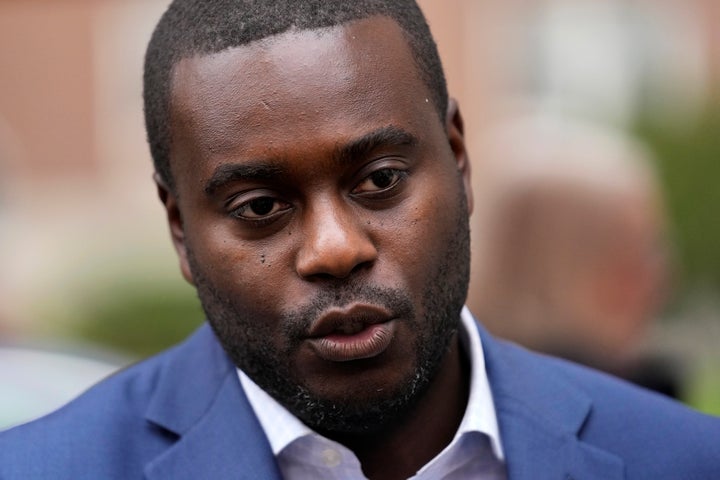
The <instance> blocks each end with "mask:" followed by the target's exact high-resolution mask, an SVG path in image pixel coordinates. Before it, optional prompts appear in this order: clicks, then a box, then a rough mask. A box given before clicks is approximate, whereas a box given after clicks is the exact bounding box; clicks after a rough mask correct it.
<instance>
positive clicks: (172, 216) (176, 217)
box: [153, 172, 195, 285]
mask: <svg viewBox="0 0 720 480" xmlns="http://www.w3.org/2000/svg"><path fill="white" fill-rule="evenodd" d="M153 180H155V185H157V191H158V197H160V201H161V202H162V204H163V206H164V207H165V213H166V215H167V221H168V225H169V226H170V238H171V239H172V242H173V246H174V247H175V251H176V252H177V254H178V259H179V260H180V271H181V272H182V276H183V277H184V278H185V280H187V281H188V283H190V284H191V285H195V282H194V281H193V276H192V271H191V270H190V264H189V262H188V251H187V245H186V243H185V230H184V229H183V221H182V216H181V215H180V208H179V206H178V201H177V195H176V194H175V193H173V192H172V190H171V189H170V188H168V186H167V184H166V183H165V181H164V180H163V179H162V177H161V176H160V174H159V173H157V172H155V173H154V174H153Z"/></svg>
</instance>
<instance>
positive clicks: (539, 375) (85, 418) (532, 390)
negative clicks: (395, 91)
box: [0, 325, 720, 480]
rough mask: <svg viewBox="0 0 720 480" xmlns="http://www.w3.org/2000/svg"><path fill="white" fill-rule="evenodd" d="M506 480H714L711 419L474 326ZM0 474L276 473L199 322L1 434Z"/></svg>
mask: <svg viewBox="0 0 720 480" xmlns="http://www.w3.org/2000/svg"><path fill="white" fill-rule="evenodd" d="M481 335H482V341H483V347H484V350H485V357H486V359H485V360H486V367H487V370H488V375H489V378H490V385H491V389H492V392H493V397H494V400H495V406H496V409H497V414H498V421H499V425H500V434H501V437H502V442H503V447H504V450H505V455H506V460H507V468H508V477H509V478H510V479H511V480H543V479H548V480H549V479H554V480H567V479H576V480H590V479H597V480H614V479H623V478H626V479H648V480H663V479H665V480H693V479H696V480H701V479H702V480H711V479H720V419H717V418H714V417H709V416H705V415H702V414H699V413H697V412H694V411H692V410H690V409H687V408H685V407H683V406H681V405H679V404H677V403H674V402H672V401H670V400H668V399H665V398H663V397H661V396H658V395H655V394H652V393H649V392H647V391H644V390H641V389H639V388H636V387H633V386H630V385H628V384H625V383H623V382H621V381H618V380H615V379H612V378H610V377H607V376H605V375H602V374H599V373H596V372H593V371H590V370H588V369H585V368H582V367H579V366H576V365H572V364H570V363H567V362H564V361H561V360H557V359H552V358H548V357H544V356H540V355H536V354H533V353H530V352H528V351H525V350H523V349H521V348H518V347H516V346H513V345H510V344H507V343H505V342H502V341H499V340H496V339H494V338H492V337H491V336H490V335H488V334H487V333H486V332H484V331H483V330H482V329H481ZM0 478H2V479H7V480H9V479H22V480H27V479H38V478H42V479H73V480H78V479H93V480H97V479H132V478H148V479H175V480H180V479H193V480H196V479H199V478H212V479H223V478H228V479H248V480H249V479H253V480H255V479H279V478H280V473H279V471H278V468H277V466H276V463H275V460H274V457H273V454H272V452H271V451H270V447H269V444H268V442H267V439H266V438H265V435H264V433H263V431H262V429H261V427H260V425H259V423H258V421H257V419H256V417H255V415H254V413H253V411H252V409H251V407H250V405H249V404H248V401H247V399H246V397H245V394H244V392H243V390H242V387H241V386H240V382H239V381H238V378H237V375H236V372H235V367H234V365H233V364H232V363H231V361H230V360H229V359H228V357H227V356H226V355H225V353H224V352H223V350H222V348H221V347H220V345H219V344H218V341H217V339H216V338H215V336H214V335H213V333H212V331H211V330H210V328H209V327H208V326H207V325H204V326H203V327H201V328H200V329H199V330H198V331H197V332H196V333H195V334H194V335H193V336H192V337H190V338H189V339H188V340H187V341H186V342H184V343H183V344H181V345H179V346H177V347H175V348H173V349H171V350H169V351H167V352H165V353H163V354H161V355H158V356H156V357H154V358H152V359H150V360H147V361H144V362H142V363H140V364H138V365H135V366H133V367H130V368H128V369H126V370H124V371H122V372H120V373H117V374H115V375H113V376H112V377H110V378H108V379H107V380H105V381H103V382H101V383H100V384H98V385H96V386H95V387H93V388H91V389H90V390H89V391H87V392H86V393H84V394H83V395H81V396H80V397H79V398H77V399H76V400H74V401H72V402H71V403H69V404H68V405H66V406H65V407H63V408H62V409H60V410H58V411H56V412H54V413H52V414H50V415H48V416H46V417H44V418H42V419H40V420H37V421H34V422H31V423H29V424H26V425H23V426H19V427H16V428H14V429H11V430H9V431H7V432H3V433H2V434H0Z"/></svg>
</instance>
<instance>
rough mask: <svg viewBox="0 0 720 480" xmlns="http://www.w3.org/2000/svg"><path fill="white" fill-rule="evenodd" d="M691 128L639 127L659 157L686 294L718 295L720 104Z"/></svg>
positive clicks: (714, 104)
mask: <svg viewBox="0 0 720 480" xmlns="http://www.w3.org/2000/svg"><path fill="white" fill-rule="evenodd" d="M708 104H709V105H710V106H708V108H707V109H706V110H705V112H704V113H703V114H702V115H701V116H700V118H699V119H698V120H697V122H695V123H694V124H692V125H683V126H682V128H672V127H670V126H668V125H667V124H661V123H659V122H656V121H654V119H652V118H645V119H644V120H642V121H641V122H640V123H639V125H638V128H637V133H638V134H639V136H640V138H641V139H643V140H644V141H646V142H647V143H648V144H649V145H650V147H651V149H652V150H653V152H654V153H655V154H656V156H657V157H658V162H659V163H658V167H659V171H660V175H661V178H662V181H663V185H664V188H665V198H666V201H667V206H668V209H669V213H670V217H671V224H672V226H673V230H674V231H673V238H672V240H673V242H674V244H675V248H676V252H677V255H678V263H679V268H680V272H679V273H680V280H681V284H680V285H679V286H680V288H681V293H682V292H687V291H688V290H690V289H692V288H694V287H696V286H698V285H703V286H704V287H710V288H711V289H713V290H715V291H719V292H720V186H719V185H718V184H719V183H720V158H718V157H720V102H709V103H708Z"/></svg>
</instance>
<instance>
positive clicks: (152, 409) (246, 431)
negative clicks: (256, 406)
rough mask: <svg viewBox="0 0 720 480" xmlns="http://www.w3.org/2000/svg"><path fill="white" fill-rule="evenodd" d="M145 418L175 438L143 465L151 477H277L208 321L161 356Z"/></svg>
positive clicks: (152, 478)
mask: <svg viewBox="0 0 720 480" xmlns="http://www.w3.org/2000/svg"><path fill="white" fill-rule="evenodd" d="M146 418H147V419H148V421H150V422H151V423H153V424H155V425H157V426H159V427H161V428H163V429H165V430H167V431H169V432H171V433H172V434H175V435H178V436H179V437H180V438H179V439H178V440H177V442H175V443H174V444H173V445H172V446H171V447H170V448H169V449H167V450H166V451H164V452H163V453H162V454H161V455H160V456H158V457H157V458H155V459H154V460H153V461H152V462H150V463H149V464H147V465H146V468H145V475H146V477H147V478H148V479H150V480H159V479H179V480H182V479H188V480H189V479H197V478H237V479H247V480H250V479H256V478H263V479H278V480H279V479H280V473H279V471H278V468H277V464H276V462H275V458H274V456H273V454H272V452H271V450H270V446H269V445H268V442H267V439H266V437H265V434H264V433H263V431H262V428H261V427H260V425H259V423H258V421H257V419H256V417H255V414H254V413H253V411H252V408H251V407H250V405H249V403H248V401H247V398H246V397H245V394H244V392H243V391H242V388H241V387H240V383H239V381H238V378H237V375H236V374H235V367H234V365H233V364H232V362H231V361H230V360H229V358H228V357H227V355H226V354H225V352H224V351H223V350H222V348H221V347H220V345H219V343H218V341H217V339H216V338H215V336H214V334H213V332H212V331H211V329H210V327H208V325H207V324H205V325H203V326H202V327H201V328H200V329H199V330H198V331H197V332H196V333H195V334H194V335H193V336H192V337H190V339H188V340H187V341H186V342H185V343H184V344H182V345H180V346H178V347H176V348H175V349H174V350H173V351H172V352H171V353H170V355H167V356H166V357H165V364H164V365H163V366H162V368H161V369H160V373H159V377H158V380H157V386H156V388H155V390H154V394H153V397H152V400H151V401H150V405H149V407H148V410H147V412H146Z"/></svg>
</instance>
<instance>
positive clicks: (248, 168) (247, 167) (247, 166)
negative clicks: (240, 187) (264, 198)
mask: <svg viewBox="0 0 720 480" xmlns="http://www.w3.org/2000/svg"><path fill="white" fill-rule="evenodd" d="M282 174H283V169H282V168H281V167H280V166H278V165H275V164H270V163H268V162H265V161H262V160H260V161H257V162H251V163H242V164H240V163H229V164H225V165H220V166H219V167H218V168H217V169H215V171H214V172H213V174H212V176H211V177H210V179H209V180H208V181H207V183H205V194H206V195H209V196H210V195H213V194H214V193H215V192H216V191H217V190H218V189H219V188H221V187H222V186H224V185H227V184H228V183H231V182H235V181H237V180H271V179H273V178H277V177H278V176H280V175H282Z"/></svg>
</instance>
